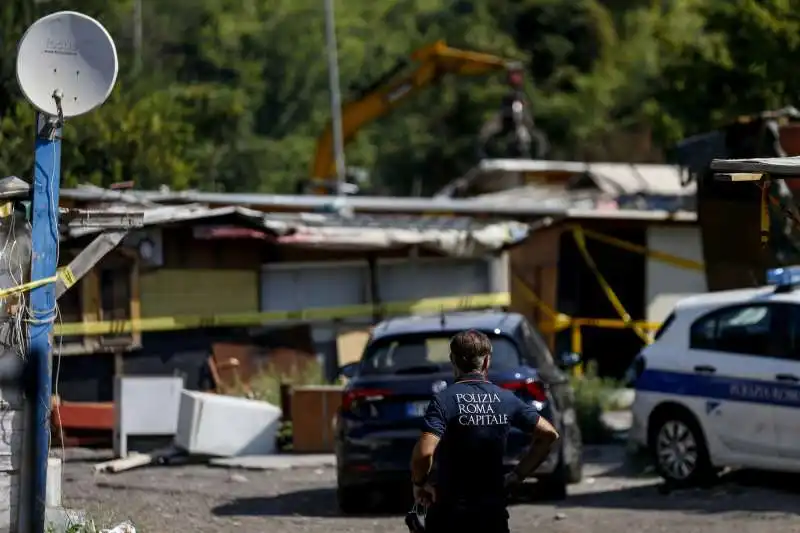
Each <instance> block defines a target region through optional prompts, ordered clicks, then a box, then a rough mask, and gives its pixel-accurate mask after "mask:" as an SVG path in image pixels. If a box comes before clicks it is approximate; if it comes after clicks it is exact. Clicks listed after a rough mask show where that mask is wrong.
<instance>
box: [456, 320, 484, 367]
mask: <svg viewBox="0 0 800 533" xmlns="http://www.w3.org/2000/svg"><path fill="white" fill-rule="evenodd" d="M491 353H492V341H490V340H489V337H487V336H486V335H484V334H483V333H481V332H480V331H475V330H473V329H471V330H469V331H462V332H461V333H458V334H456V336H455V337H453V338H452V339H451V340H450V356H451V357H452V361H453V364H454V365H455V366H456V368H457V369H459V370H460V371H461V372H475V371H476V370H480V369H481V367H482V366H483V362H484V361H485V360H486V357H487V356H489V355H491Z"/></svg>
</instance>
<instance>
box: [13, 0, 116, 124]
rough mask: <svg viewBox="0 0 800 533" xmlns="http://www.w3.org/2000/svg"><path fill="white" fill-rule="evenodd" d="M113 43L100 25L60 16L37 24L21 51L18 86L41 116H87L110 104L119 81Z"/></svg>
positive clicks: (69, 14) (78, 15) (77, 15)
mask: <svg viewBox="0 0 800 533" xmlns="http://www.w3.org/2000/svg"><path fill="white" fill-rule="evenodd" d="M118 71H119V60H118V59H117V49H116V47H115V46H114V40H113V39H112V38H111V35H109V33H108V31H106V29H105V28H104V27H103V26H102V25H101V24H100V23H99V22H97V21H96V20H94V19H93V18H91V17H89V16H86V15H84V14H82V13H76V12H75V11H59V12H58V13H52V14H50V15H47V16H45V17H42V18H40V19H39V20H37V21H36V22H34V23H33V24H32V25H31V26H30V27H29V28H28V30H27V31H26V32H25V34H24V35H23V36H22V39H21V40H20V42H19V47H18V49H17V82H18V83H19V87H20V89H22V94H23V95H24V96H25V98H26V99H27V100H28V101H29V102H30V103H31V104H32V105H33V106H34V107H36V108H37V109H38V110H39V111H41V112H43V113H46V114H47V115H50V116H54V117H55V116H58V106H57V105H56V100H57V99H56V98H54V95H59V96H60V98H61V108H62V112H63V116H64V117H75V116H78V115H82V114H84V113H88V112H89V111H91V110H92V109H94V108H96V107H98V106H99V105H101V104H102V103H103V102H105V101H106V99H107V98H108V96H109V95H110V94H111V90H112V89H113V88H114V83H115V82H116V81H117V72H118Z"/></svg>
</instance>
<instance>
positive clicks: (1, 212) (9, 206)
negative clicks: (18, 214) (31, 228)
mask: <svg viewBox="0 0 800 533" xmlns="http://www.w3.org/2000/svg"><path fill="white" fill-rule="evenodd" d="M13 212H14V204H13V202H3V203H2V204H0V218H6V217H10V216H11V213H13Z"/></svg>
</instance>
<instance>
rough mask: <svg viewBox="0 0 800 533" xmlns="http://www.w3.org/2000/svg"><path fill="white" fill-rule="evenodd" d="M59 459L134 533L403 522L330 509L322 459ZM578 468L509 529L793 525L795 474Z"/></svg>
mask: <svg viewBox="0 0 800 533" xmlns="http://www.w3.org/2000/svg"><path fill="white" fill-rule="evenodd" d="M67 458H68V462H67V463H66V465H65V469H64V470H65V477H64V485H63V486H64V503H65V505H67V506H69V507H71V508H77V509H84V510H86V511H87V514H88V515H89V516H91V517H94V519H95V520H96V521H97V522H100V523H104V524H112V523H118V522H121V521H123V520H126V519H129V520H131V521H132V522H133V523H134V524H135V525H136V527H137V531H138V532H142V533H173V532H175V531H193V532H208V533H228V532H231V533H232V532H234V531H236V532H242V531H244V532H256V531H282V532H287V533H294V532H297V533H300V532H303V533H316V532H319V533H345V532H353V533H355V532H376V533H380V532H387V533H389V532H391V533H401V532H405V531H407V530H406V529H405V526H404V524H403V521H402V511H403V509H402V508H400V509H395V510H394V512H390V513H388V514H378V515H375V516H359V517H344V516H340V515H339V513H338V511H337V508H336V496H335V491H334V487H335V480H336V477H335V471H334V470H333V469H332V468H329V467H325V468H301V469H292V470H277V471H267V472H262V471H243V470H228V469H224V468H209V467H208V466H205V465H199V464H196V465H184V466H160V467H151V468H143V469H138V470H133V471H129V472H123V473H119V474H95V473H94V472H93V469H92V464H93V463H94V462H96V461H98V460H99V459H100V458H99V457H96V456H94V455H92V456H88V457H87V456H86V455H85V454H84V455H83V456H81V454H77V456H76V454H75V453H70V454H68V455H67ZM585 474H586V475H585V479H584V481H583V482H582V483H580V484H578V485H574V486H572V487H570V496H569V498H568V499H567V500H565V501H563V502H557V503H548V502H545V501H541V499H539V500H538V501H537V500H536V499H534V500H533V501H531V500H526V501H525V502H524V503H518V504H515V505H513V506H512V508H511V511H510V512H511V526H512V531H534V530H535V531H536V532H537V533H561V532H563V533H567V532H569V533H581V532H598V533H599V532H606V531H617V532H626V531H631V532H634V531H635V532H636V533H648V532H653V533H655V532H659V533H661V532H672V531H680V532H681V533H693V532H698V533H700V531H703V532H704V533H705V532H719V533H723V532H724V533H736V532H743V533H759V532H762V531H763V533H772V532H773V531H784V532H795V531H796V532H800V522H799V521H798V520H797V518H796V516H795V515H796V514H797V510H798V509H800V507H799V506H798V505H797V502H798V494H797V489H793V488H794V487H800V484H798V483H797V481H798V477H797V476H783V475H766V474H758V473H753V472H737V473H733V474H728V475H726V476H724V477H723V478H722V480H721V481H720V483H719V484H718V485H717V486H715V487H713V488H710V489H702V490H700V489H697V490H689V491H676V492H671V493H665V491H664V490H663V487H662V486H661V485H660V483H659V480H658V479H656V478H653V477H649V476H646V475H643V474H641V473H639V472H637V471H635V470H633V468H632V467H631V466H628V465H626V464H625V462H624V451H623V450H622V448H621V447H613V446H612V447H592V448H590V449H588V450H587V458H586V469H585ZM395 507H396V506H395Z"/></svg>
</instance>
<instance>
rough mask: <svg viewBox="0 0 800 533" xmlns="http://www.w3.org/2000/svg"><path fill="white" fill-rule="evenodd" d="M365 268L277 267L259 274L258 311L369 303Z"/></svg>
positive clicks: (348, 266)
mask: <svg viewBox="0 0 800 533" xmlns="http://www.w3.org/2000/svg"><path fill="white" fill-rule="evenodd" d="M367 274H368V270H367V267H366V266H355V265H341V264H336V263H333V264H331V266H327V265H326V266H303V265H300V264H296V265H280V266H277V267H265V268H264V269H263V270H262V274H261V275H262V281H261V310H262V311H297V310H301V309H312V308H318V307H325V308H329V307H342V306H348V305H359V304H364V303H367V302H368V301H369V298H368V295H369V283H368V277H367Z"/></svg>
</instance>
